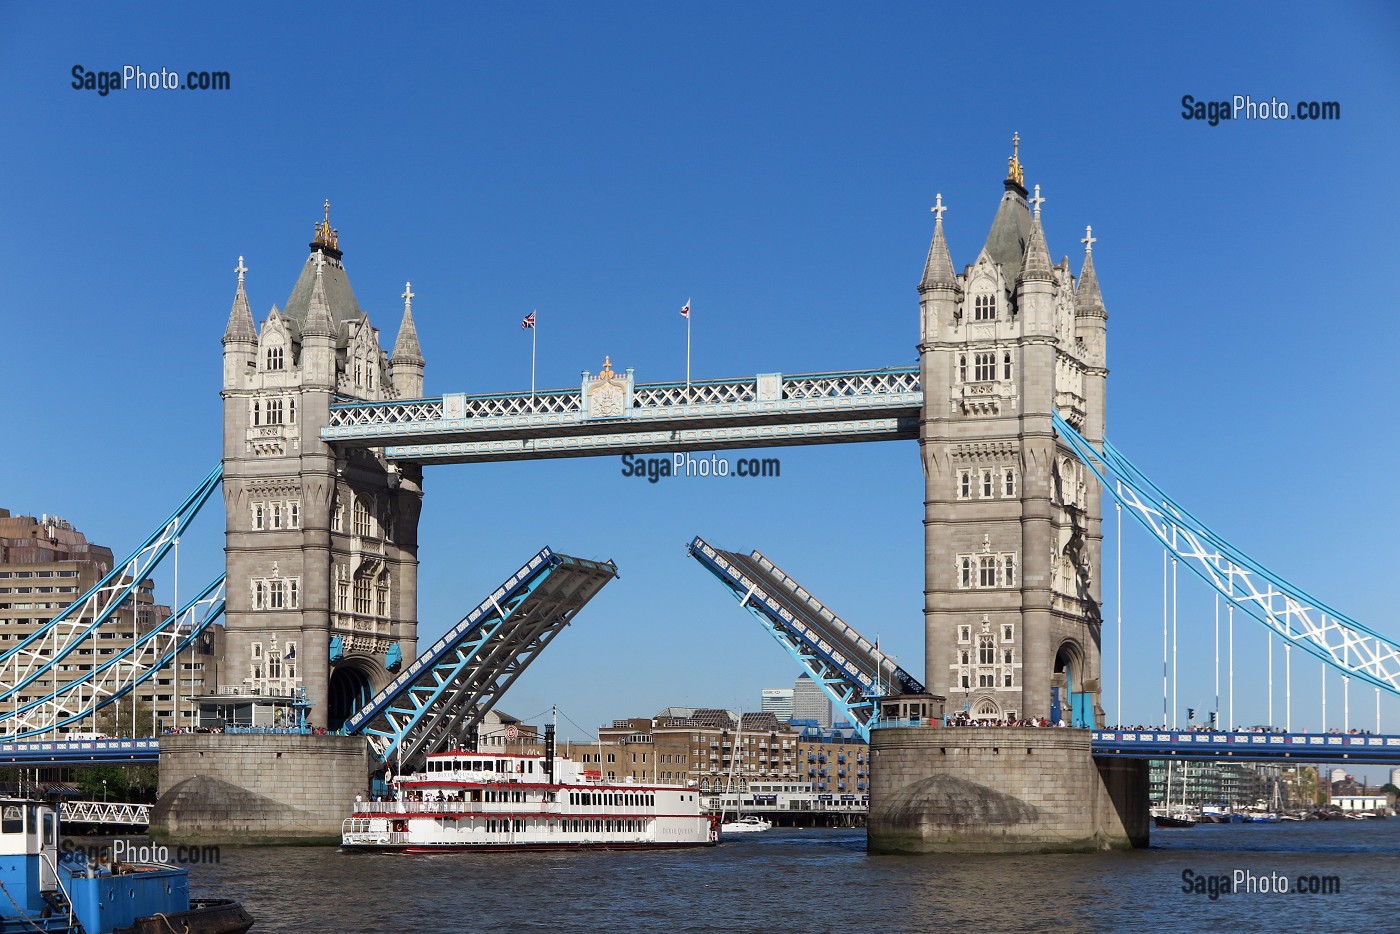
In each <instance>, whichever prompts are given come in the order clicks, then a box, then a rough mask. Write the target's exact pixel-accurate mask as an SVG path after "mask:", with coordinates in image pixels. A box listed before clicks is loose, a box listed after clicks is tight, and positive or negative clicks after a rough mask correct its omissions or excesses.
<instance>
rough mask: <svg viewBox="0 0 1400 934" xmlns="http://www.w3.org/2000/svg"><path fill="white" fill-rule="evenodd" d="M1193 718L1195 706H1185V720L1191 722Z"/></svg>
mask: <svg viewBox="0 0 1400 934" xmlns="http://www.w3.org/2000/svg"><path fill="white" fill-rule="evenodd" d="M1194 719H1196V708H1195V707H1187V708H1186V722H1187V723H1190V722H1191V721H1192V720H1194Z"/></svg>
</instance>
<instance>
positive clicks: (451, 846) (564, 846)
mask: <svg viewBox="0 0 1400 934" xmlns="http://www.w3.org/2000/svg"><path fill="white" fill-rule="evenodd" d="M717 842H718V841H714V840H711V841H697V842H695V843H444V844H441V845H440V846H422V845H416V844H395V845H385V846H379V845H375V846H362V845H358V844H344V843H342V844H341V845H340V848H341V849H342V850H346V851H350V852H353V851H356V850H365V851H370V852H375V853H403V854H406V855H411V856H421V855H423V854H425V853H449V852H451V853H463V852H466V851H469V850H681V849H693V848H694V847H699V846H714V845H715V844H716V843H717Z"/></svg>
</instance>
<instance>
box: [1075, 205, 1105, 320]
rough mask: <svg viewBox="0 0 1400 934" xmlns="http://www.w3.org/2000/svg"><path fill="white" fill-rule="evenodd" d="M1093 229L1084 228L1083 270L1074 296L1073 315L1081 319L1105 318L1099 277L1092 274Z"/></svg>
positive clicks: (1094, 239) (1094, 238)
mask: <svg viewBox="0 0 1400 934" xmlns="http://www.w3.org/2000/svg"><path fill="white" fill-rule="evenodd" d="M1097 240H1098V238H1097V237H1095V236H1094V228H1093V227H1086V228H1084V239H1082V240H1080V241H1079V242H1080V243H1082V244H1084V268H1083V269H1081V270H1080V272H1079V288H1078V289H1077V290H1076V292H1075V295H1074V313H1075V315H1077V316H1079V317H1081V318H1107V317H1108V311H1107V310H1106V309H1105V308H1104V306H1103V294H1102V293H1101V292H1099V277H1098V274H1097V273H1096V272H1094V243H1095V242H1096V241H1097Z"/></svg>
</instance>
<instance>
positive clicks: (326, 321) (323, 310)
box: [301, 253, 339, 388]
mask: <svg viewBox="0 0 1400 934" xmlns="http://www.w3.org/2000/svg"><path fill="white" fill-rule="evenodd" d="M315 257H316V279H315V281H314V282H312V284H311V298H310V300H309V301H308V302H307V303H306V320H305V321H303V322H302V325H301V364H302V369H303V372H304V382H303V385H306V386H315V387H318V388H334V386H335V381H336V374H335V345H336V332H337V331H338V330H339V329H338V328H337V327H336V324H335V319H334V318H332V317H331V305H330V302H329V301H328V300H327V299H326V284H325V281H324V278H323V276H322V272H321V271H322V268H323V267H324V266H325V264H326V257H325V255H324V254H322V253H317V254H315Z"/></svg>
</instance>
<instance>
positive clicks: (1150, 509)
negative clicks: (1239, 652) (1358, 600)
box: [1055, 415, 1400, 694]
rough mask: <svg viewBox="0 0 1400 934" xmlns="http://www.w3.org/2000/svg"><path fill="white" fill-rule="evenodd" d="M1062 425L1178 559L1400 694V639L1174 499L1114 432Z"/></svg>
mask: <svg viewBox="0 0 1400 934" xmlns="http://www.w3.org/2000/svg"><path fill="white" fill-rule="evenodd" d="M1055 428H1056V430H1057V431H1059V433H1060V436H1061V437H1062V438H1064V439H1065V441H1066V442H1067V443H1068V444H1069V446H1070V447H1071V448H1072V449H1073V450H1074V451H1075V453H1076V454H1077V455H1078V456H1079V458H1080V460H1082V461H1083V462H1084V463H1085V464H1086V465H1088V467H1089V469H1091V470H1092V471H1094V473H1095V474H1096V475H1097V476H1098V477H1099V479H1100V481H1102V482H1103V484H1104V486H1105V488H1106V489H1108V490H1109V492H1110V493H1111V494H1112V495H1113V496H1114V498H1115V499H1116V500H1117V501H1118V502H1120V503H1122V504H1123V506H1124V507H1125V508H1126V509H1127V510H1128V512H1129V513H1131V514H1132V515H1133V516H1134V517H1136V518H1137V520H1138V521H1139V522H1140V523H1141V524H1142V525H1143V526H1144V527H1145V528H1146V529H1147V530H1148V531H1149V532H1151V533H1152V535H1153V536H1154V537H1155V538H1156V539H1157V540H1158V541H1160V542H1161V543H1162V544H1163V545H1164V546H1165V547H1166V549H1167V550H1168V551H1169V552H1170V553H1171V554H1172V555H1174V556H1175V557H1176V558H1177V559H1178V560H1180V561H1181V562H1183V563H1184V564H1185V566H1186V567H1188V568H1190V569H1191V570H1192V571H1193V572H1194V573H1195V574H1196V575H1197V576H1198V577H1200V578H1201V579H1202V580H1204V581H1205V582H1206V583H1207V584H1209V585H1210V586H1211V587H1212V588H1214V589H1215V590H1216V591H1217V592H1219V593H1220V594H1221V596H1223V597H1225V598H1226V599H1227V600H1229V601H1230V602H1231V603H1232V604H1234V605H1235V606H1237V607H1239V608H1240V609H1241V610H1243V611H1244V612H1246V613H1248V614H1249V615H1250V616H1252V617H1253V618H1254V619H1255V620H1257V621H1258V622H1260V623H1262V624H1263V625H1265V626H1267V627H1268V628H1269V629H1270V630H1272V631H1273V632H1275V633H1277V634H1278V635H1280V636H1282V637H1283V638H1284V639H1286V640H1288V642H1289V643H1290V644H1295V645H1298V646H1299V647H1300V648H1302V649H1303V650H1304V651H1306V652H1308V653H1309V654H1311V655H1313V656H1316V657H1317V658H1319V659H1321V660H1322V661H1324V662H1326V663H1327V664H1329V665H1331V666H1332V667H1334V668H1337V669H1339V670H1340V671H1341V672H1342V673H1343V674H1345V675H1347V676H1349V677H1353V678H1357V679H1359V680H1361V681H1365V682H1367V683H1369V684H1372V685H1374V686H1376V687H1380V688H1384V689H1385V690H1387V691H1390V692H1392V693H1395V694H1400V644H1397V642H1396V640H1394V639H1392V638H1390V637H1388V636H1384V635H1381V634H1380V633H1378V632H1375V631H1374V630H1372V629H1368V628H1367V627H1365V626H1363V625H1361V624H1360V623H1358V622H1356V621H1355V620H1353V619H1351V618H1349V617H1347V616H1346V615H1345V614H1342V613H1339V612H1337V611H1336V610H1334V609H1332V608H1331V607H1330V606H1328V605H1326V604H1325V603H1323V602H1321V601H1320V600H1317V599H1315V598H1313V597H1312V596H1310V595H1309V594H1307V593H1306V592H1305V591H1303V590H1302V589H1301V588H1299V587H1296V586H1294V585H1293V584H1291V583H1289V582H1288V581H1285V580H1284V579H1283V578H1282V577H1280V576H1279V575H1277V574H1275V573H1274V572H1272V571H1270V570H1268V569H1267V568H1265V567H1264V566H1263V565H1262V564H1260V563H1259V562H1257V561H1255V560H1254V559H1253V558H1250V557H1249V556H1248V555H1246V554H1244V553H1243V552H1242V551H1240V550H1239V549H1238V548H1236V547H1235V546H1233V545H1231V544H1230V543H1229V542H1228V541H1226V540H1225V539H1224V538H1223V537H1222V536H1220V535H1217V534H1216V533H1215V532H1213V531H1212V530H1211V529H1210V528H1209V527H1207V526H1206V525H1205V524H1204V523H1203V522H1201V521H1200V520H1199V519H1197V518H1196V517H1195V516H1193V515H1191V514H1190V513H1189V512H1187V511H1186V510H1185V509H1183V508H1182V507H1181V506H1179V505H1178V504H1177V503H1175V502H1173V501H1172V500H1171V499H1170V498H1169V497H1168V496H1167V495H1166V494H1165V493H1163V492H1162V490H1161V489H1160V488H1159V487H1157V486H1156V484H1154V483H1152V481H1151V480H1149V479H1148V478H1147V477H1146V476H1145V475H1144V474H1142V473H1141V472H1140V471H1139V470H1138V469H1137V468H1136V467H1134V466H1133V465H1132V463H1131V462H1130V461H1129V460H1128V459H1127V458H1126V457H1123V455H1122V454H1120V453H1119V452H1118V451H1117V450H1116V449H1115V448H1114V447H1113V445H1112V444H1111V443H1109V442H1108V441H1107V440H1105V441H1104V443H1103V450H1102V451H1100V450H1097V449H1095V448H1094V447H1093V446H1092V445H1090V444H1089V442H1088V441H1086V440H1085V439H1084V438H1083V437H1081V436H1080V434H1079V433H1078V432H1076V431H1075V430H1074V429H1073V428H1072V427H1070V425H1069V423H1067V422H1066V421H1065V420H1064V419H1062V418H1060V417H1059V416H1058V415H1057V416H1056V417H1055Z"/></svg>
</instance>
